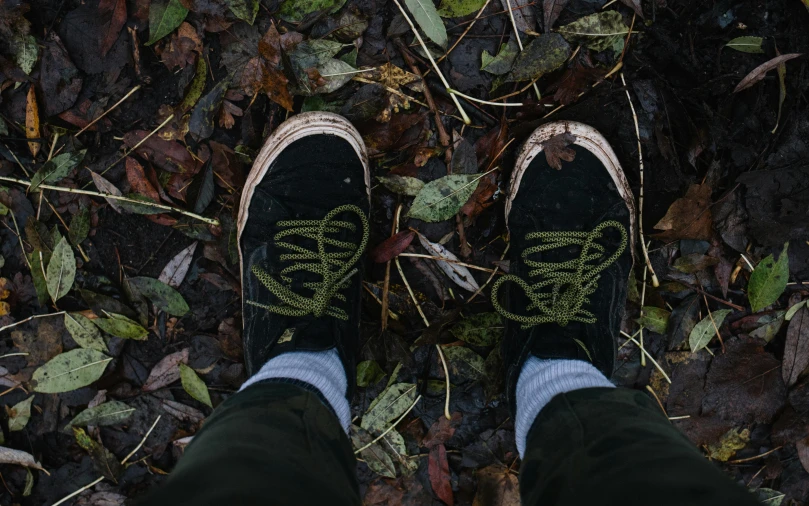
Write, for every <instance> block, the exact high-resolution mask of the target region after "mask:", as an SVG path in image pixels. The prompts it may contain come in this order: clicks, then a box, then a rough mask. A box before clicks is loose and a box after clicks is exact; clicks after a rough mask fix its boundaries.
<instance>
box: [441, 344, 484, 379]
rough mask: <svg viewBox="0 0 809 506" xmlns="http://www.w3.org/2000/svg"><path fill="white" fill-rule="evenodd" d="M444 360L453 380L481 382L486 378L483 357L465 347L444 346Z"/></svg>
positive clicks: (442, 348)
mask: <svg viewBox="0 0 809 506" xmlns="http://www.w3.org/2000/svg"><path fill="white" fill-rule="evenodd" d="M441 350H442V351H443V352H444V358H446V359H447V365H448V366H449V370H450V373H451V376H452V377H453V378H463V379H466V380H481V379H483V378H484V377H485V376H486V365H485V361H484V360H483V357H481V356H480V355H478V354H477V353H475V352H474V351H472V350H470V349H469V348H464V347H463V346H442V347H441Z"/></svg>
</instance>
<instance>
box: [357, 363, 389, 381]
mask: <svg viewBox="0 0 809 506" xmlns="http://www.w3.org/2000/svg"><path fill="white" fill-rule="evenodd" d="M384 377H385V371H383V370H382V368H381V367H379V364H378V363H377V362H376V360H363V361H362V362H360V363H359V364H357V386H359V387H367V386H371V385H373V384H375V383H376V382H377V381H379V380H381V379H382V378H384Z"/></svg>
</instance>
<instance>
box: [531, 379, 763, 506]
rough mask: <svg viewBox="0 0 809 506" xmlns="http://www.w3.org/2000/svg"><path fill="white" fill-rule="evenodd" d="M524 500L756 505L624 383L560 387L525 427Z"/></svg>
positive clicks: (565, 505)
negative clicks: (563, 389) (560, 391)
mask: <svg viewBox="0 0 809 506" xmlns="http://www.w3.org/2000/svg"><path fill="white" fill-rule="evenodd" d="M527 443H528V444H527V449H526V452H525V458H524V459H523V463H522V467H521V470H520V493H521V495H522V503H523V506H540V505H541V506H578V505H582V506H584V505H587V506H590V505H596V504H597V505H606V506H612V505H615V506H619V505H620V506H648V505H650V504H653V505H655V506H675V505H676V506H686V505H687V506H730V505H733V506H755V505H757V504H758V503H757V501H756V500H755V499H754V498H753V496H752V495H751V494H749V493H748V492H747V491H746V490H744V488H742V487H741V486H739V485H737V484H735V483H733V481H732V480H730V479H728V477H727V476H725V475H724V473H723V472H722V471H721V470H720V469H719V468H718V467H716V466H715V465H714V464H712V463H711V462H709V461H707V460H706V459H705V457H704V456H703V455H702V454H701V453H700V451H699V450H698V449H697V448H696V447H694V445H693V444H692V443H691V442H690V441H689V440H688V439H687V438H686V437H685V436H684V435H683V434H682V433H680V431H678V430H677V429H676V428H674V427H673V426H672V425H671V423H670V422H669V420H668V419H667V418H666V417H665V416H664V415H663V413H662V412H661V410H660V407H659V406H657V405H656V404H655V403H654V401H652V400H650V399H649V398H648V397H647V396H646V395H644V394H643V393H641V392H637V391H634V390H627V389H622V388H588V389H584V390H577V391H574V392H569V393H566V394H560V395H557V396H556V397H554V398H553V400H551V402H550V403H549V404H548V405H547V406H545V408H543V409H542V411H541V412H540V414H539V416H538V417H537V420H536V421H535V422H534V425H533V427H531V431H530V432H529V434H528V442H527Z"/></svg>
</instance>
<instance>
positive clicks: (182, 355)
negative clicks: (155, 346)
mask: <svg viewBox="0 0 809 506" xmlns="http://www.w3.org/2000/svg"><path fill="white" fill-rule="evenodd" d="M189 351H190V348H183V349H182V350H180V351H176V352H174V353H171V354H169V355H166V356H165V357H163V359H162V360H160V362H158V363H157V364H156V365H155V366H154V367H153V368H152V371H151V372H150V373H149V377H148V378H146V383H144V384H143V387H142V388H141V390H143V391H144V392H154V391H155V390H159V389H161V388H163V387H165V386H168V385H170V384H172V383H174V382H175V381H177V380H178V379H180V368H179V364H181V363H184V364H185V363H188V352H189Z"/></svg>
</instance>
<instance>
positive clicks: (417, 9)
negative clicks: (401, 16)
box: [404, 0, 447, 48]
mask: <svg viewBox="0 0 809 506" xmlns="http://www.w3.org/2000/svg"><path fill="white" fill-rule="evenodd" d="M404 3H405V5H406V6H407V9H408V10H409V11H410V12H411V13H412V14H413V19H415V20H416V24H417V25H419V28H421V31H423V32H424V35H426V36H427V38H429V39H430V40H432V41H433V42H435V43H436V44H438V45H439V46H441V47H443V48H446V47H447V29H446V27H444V21H443V20H442V19H441V16H439V15H438V11H437V10H436V8H435V4H434V3H433V0H404Z"/></svg>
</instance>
